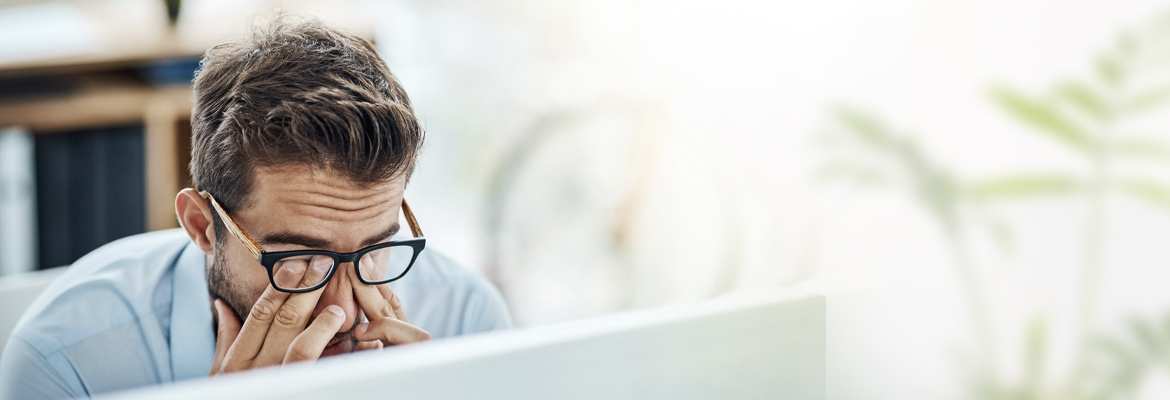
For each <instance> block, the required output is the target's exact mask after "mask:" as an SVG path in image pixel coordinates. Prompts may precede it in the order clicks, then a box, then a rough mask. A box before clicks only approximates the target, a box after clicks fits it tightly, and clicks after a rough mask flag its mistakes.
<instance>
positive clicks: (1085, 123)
mask: <svg viewBox="0 0 1170 400" xmlns="http://www.w3.org/2000/svg"><path fill="white" fill-rule="evenodd" d="M1167 43H1170V14H1166V15H1163V16H1162V17H1160V18H1157V19H1155V20H1154V22H1153V23H1152V24H1150V25H1149V26H1147V27H1146V28H1145V29H1141V30H1138V31H1135V32H1131V33H1124V34H1122V35H1120V36H1119V37H1118V38H1117V40H1116V42H1115V44H1114V45H1113V46H1112V47H1111V48H1110V49H1108V50H1107V51H1105V52H1104V53H1102V54H1101V55H1100V56H1098V57H1097V58H1096V61H1095V62H1094V65H1095V68H1094V69H1095V73H1093V74H1092V75H1090V76H1089V77H1087V78H1084V79H1079V80H1065V81H1063V82H1060V83H1057V84H1056V85H1053V86H1052V87H1051V88H1050V89H1049V90H1048V93H1047V94H1046V95H1029V94H1026V93H1024V92H1023V91H1021V90H1017V89H1014V88H1011V87H1008V86H1003V85H998V86H995V87H993V88H992V90H991V97H992V99H993V101H994V103H995V104H996V105H998V106H999V107H1000V108H1001V109H1002V110H1004V111H1005V112H1006V113H1007V114H1008V115H1010V116H1012V117H1014V118H1015V119H1016V120H1018V121H1020V122H1021V123H1023V124H1025V125H1026V126H1028V127H1029V128H1031V129H1029V130H1027V131H1026V132H1029V133H1033V134H1036V135H1038V136H1039V137H1041V138H1044V139H1046V140H1048V141H1049V142H1050V143H1053V144H1054V145H1057V146H1060V147H1062V148H1064V149H1066V150H1068V151H1069V152H1070V153H1071V154H1072V155H1073V156H1075V157H1076V158H1077V159H1079V160H1080V161H1081V162H1082V163H1083V164H1084V167H1085V168H1084V170H1082V171H1078V172H1067V173H1050V172H1044V173H1034V172H1033V173H1030V172H1021V173H1012V174H1008V175H1005V176H1000V177H993V178H990V179H985V180H981V181H978V182H976V183H975V184H974V187H973V195H974V196H975V198H977V199H978V200H979V201H983V202H988V201H1003V200H1014V199H1019V198H1032V197H1068V196H1070V195H1075V196H1079V197H1080V198H1081V199H1082V201H1084V202H1085V206H1086V207H1085V223H1086V225H1085V230H1084V232H1083V238H1082V243H1083V245H1082V246H1081V249H1082V251H1083V254H1081V257H1080V260H1081V264H1080V266H1079V271H1078V275H1079V279H1080V282H1079V287H1078V291H1079V293H1078V296H1077V298H1078V304H1077V306H1076V307H1077V310H1076V312H1077V315H1079V316H1080V319H1079V320H1078V323H1077V331H1076V332H1075V334H1074V336H1075V338H1074V339H1075V340H1076V346H1075V351H1076V352H1077V354H1076V355H1075V357H1074V363H1075V364H1074V369H1073V371H1072V376H1071V377H1069V378H1068V382H1067V384H1066V386H1068V387H1066V388H1064V389H1063V390H1060V391H1061V392H1063V394H1064V395H1066V396H1071V397H1075V398H1085V397H1086V396H1087V394H1088V393H1087V392H1086V390H1088V389H1086V388H1081V387H1080V386H1082V385H1083V383H1084V382H1086V381H1087V380H1086V378H1088V376H1087V375H1089V374H1090V373H1091V372H1090V371H1091V370H1093V366H1092V365H1091V363H1092V360H1091V357H1092V356H1091V355H1090V353H1091V352H1094V351H1100V349H1098V348H1096V346H1094V344H1093V342H1092V340H1091V339H1090V338H1091V337H1092V336H1093V335H1095V334H1096V332H1097V330H1098V327H1097V326H1096V323H1097V318H1098V316H1097V303H1098V293H1097V290H1098V287H1097V286H1098V284H1099V282H1100V281H1101V270H1102V263H1103V261H1102V260H1103V254H1102V251H1103V250H1102V246H1103V240H1102V238H1104V237H1105V233H1104V230H1105V221H1106V220H1107V218H1108V215H1107V213H1106V207H1105V203H1106V201H1107V199H1108V198H1109V197H1110V196H1114V195H1116V196H1124V197H1130V198H1134V199H1136V200H1138V201H1142V202H1145V203H1147V204H1150V205H1152V206H1154V207H1155V208H1157V209H1160V210H1163V211H1168V212H1170V186H1168V185H1166V184H1165V183H1163V182H1162V181H1159V180H1156V179H1152V178H1149V177H1144V176H1141V175H1139V174H1135V173H1133V172H1130V171H1128V170H1127V169H1125V168H1124V167H1125V164H1128V163H1142V162H1154V163H1159V164H1170V145H1168V144H1167V143H1166V142H1165V141H1164V140H1165V139H1167V136H1170V135H1167V134H1165V133H1163V134H1161V135H1151V134H1148V133H1138V132H1135V131H1134V130H1135V129H1140V127H1139V126H1140V125H1138V124H1136V123H1135V122H1138V121H1141V120H1142V119H1143V118H1145V117H1148V116H1149V115H1150V114H1153V113H1155V112H1157V111H1164V110H1165V108H1166V106H1167V105H1170V46H1168V45H1167ZM1037 394H1038V393H1037ZM1030 398H1038V397H1030Z"/></svg>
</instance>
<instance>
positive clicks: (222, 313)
mask: <svg viewBox="0 0 1170 400" xmlns="http://www.w3.org/2000/svg"><path fill="white" fill-rule="evenodd" d="M213 305H214V307H215V314H216V316H218V318H217V319H218V321H219V323H218V325H219V326H218V328H217V329H216V335H215V359H214V361H212V362H211V372H210V373H209V375H216V374H218V373H219V369H220V366H221V365H223V358H224V356H225V355H227V351H228V349H229V348H231V346H232V343H234V342H235V341H236V337H237V336H239V335H240V317H238V316H236V312H235V311H232V309H231V308H229V307H228V306H227V304H224V302H223V300H220V299H215V303H213Z"/></svg>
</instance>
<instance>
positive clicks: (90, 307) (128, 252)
mask: <svg viewBox="0 0 1170 400" xmlns="http://www.w3.org/2000/svg"><path fill="white" fill-rule="evenodd" d="M205 271H206V257H205V254H204V253H203V252H202V251H201V250H200V249H199V248H198V247H196V246H195V245H194V244H192V243H191V241H190V239H189V238H188V237H187V235H186V233H185V232H183V231H182V230H181V229H174V230H168V231H161V232H154V233H147V234H142V235H137V236H132V237H129V238H125V239H122V240H118V241H116V242H113V243H110V244H108V245H105V246H103V247H101V248H99V249H97V250H94V251H93V252H92V253H90V254H88V255H86V256H85V257H82V258H81V259H80V260H78V261H77V262H76V263H74V264H73V265H72V266H71V267H70V268H69V270H68V271H66V272H65V273H64V274H62V275H61V277H59V278H58V279H57V280H56V281H54V282H53V283H52V284H51V285H49V287H48V288H47V289H45V291H44V293H42V294H41V295H40V296H39V297H38V298H37V299H36V300H35V301H34V302H33V303H32V305H31V306H30V307H29V309H28V310H27V311H25V313H24V315H23V316H22V317H21V318H20V321H19V322H18V323H17V325H16V329H15V330H14V331H13V333H12V336H11V337H10V338H9V340H8V344H7V347H5V348H4V353H3V354H4V356H3V359H2V360H0V399H8V398H11V399H41V398H62V397H80V396H92V395H96V394H99V393H105V392H110V391H115V390H123V389H129V388H134V387H139V386H146V385H155V384H159V383H164V382H173V381H178V380H184V379H191V378H203V377H206V376H207V373H208V371H210V369H211V362H212V359H213V358H214V355H215V333H214V332H213V331H212V318H211V309H212V308H211V302H210V299H209V295H208V292H207V278H206V275H205ZM390 287H391V288H393V289H394V292H395V293H397V294H398V296H399V297H400V298H401V299H402V303H403V307H405V309H406V313H407V316H409V317H410V322H411V324H413V325H416V326H418V327H420V328H422V329H424V330H426V331H427V332H429V333H430V334H431V337H432V338H436V339H438V338H444V337H450V336H457V335H464V334H469V333H475V332H483V331H490V330H496V329H505V328H508V327H510V326H511V324H512V322H511V318H510V317H509V314H508V310H507V307H506V306H505V304H504V301H503V298H502V297H501V296H500V294H499V292H498V291H497V290H496V288H495V287H494V286H492V284H491V283H489V282H488V281H487V279H485V278H484V277H482V276H481V275H479V274H477V273H474V272H472V271H471V270H468V269H466V268H464V267H462V266H460V265H458V264H457V263H455V262H454V261H452V260H451V259H449V258H447V257H444V256H443V255H441V254H439V253H437V252H435V251H432V250H430V249H429V248H428V249H427V250H424V251H423V252H422V253H420V254H419V256H418V259H417V260H416V261H415V265H414V267H413V268H411V270H410V273H409V274H407V275H406V276H405V277H403V278H402V279H400V280H398V281H396V282H392V283H390Z"/></svg>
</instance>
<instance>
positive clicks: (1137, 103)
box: [1120, 85, 1170, 114]
mask: <svg viewBox="0 0 1170 400" xmlns="http://www.w3.org/2000/svg"><path fill="white" fill-rule="evenodd" d="M1168 102H1170V85H1165V86H1161V87H1156V88H1153V89H1147V90H1143V91H1140V92H1138V93H1137V94H1135V95H1133V96H1129V97H1127V98H1126V99H1124V100H1122V101H1121V107H1120V109H1121V111H1122V112H1125V113H1126V114H1140V113H1143V112H1147V111H1151V110H1154V109H1157V108H1158V107H1162V106H1165V105H1167V103H1168Z"/></svg>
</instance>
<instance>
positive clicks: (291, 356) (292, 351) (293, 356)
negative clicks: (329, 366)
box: [285, 345, 312, 361]
mask: <svg viewBox="0 0 1170 400" xmlns="http://www.w3.org/2000/svg"><path fill="white" fill-rule="evenodd" d="M311 357H312V354H310V353H309V351H308V350H306V349H305V347H304V346H299V345H293V346H291V347H289V348H288V354H287V355H286V356H285V360H288V361H303V360H308V359H309V358H311Z"/></svg>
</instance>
